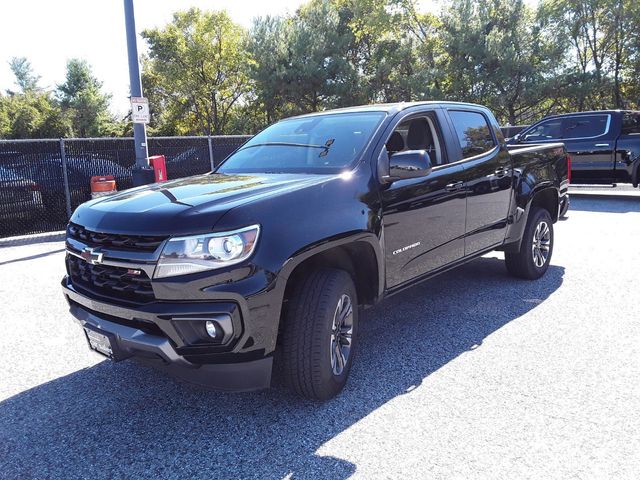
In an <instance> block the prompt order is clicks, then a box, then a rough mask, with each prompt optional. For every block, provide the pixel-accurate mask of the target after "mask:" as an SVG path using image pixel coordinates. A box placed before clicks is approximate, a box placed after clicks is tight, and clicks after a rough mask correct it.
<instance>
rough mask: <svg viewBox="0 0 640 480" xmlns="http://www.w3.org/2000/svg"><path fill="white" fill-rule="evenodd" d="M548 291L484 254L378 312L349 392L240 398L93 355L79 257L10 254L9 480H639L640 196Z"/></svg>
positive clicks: (1, 400) (30, 250)
mask: <svg viewBox="0 0 640 480" xmlns="http://www.w3.org/2000/svg"><path fill="white" fill-rule="evenodd" d="M556 236H557V243H556V251H555V253H554V257H553V260H552V266H551V268H550V270H549V271H548V273H547V276H546V277H545V278H544V279H543V280H541V281H538V282H526V281H516V280H513V279H511V278H509V277H508V276H506V274H505V271H504V266H503V262H502V260H501V259H500V256H499V255H497V254H496V255H490V256H488V257H486V258H482V259H479V260H477V261H475V262H473V263H471V264H469V265H467V266H464V267H462V268H460V269H458V270H457V271H454V272H450V273H448V274H446V275H444V276H442V277H440V278H438V279H437V280H432V281H429V282H426V283H424V284H422V285H420V286H417V287H414V288H412V289H410V290H409V291H406V292H405V293H403V294H400V295H398V296H396V297H394V298H392V299H389V300H388V301H387V302H386V303H384V304H382V305H380V306H379V307H377V308H375V309H373V310H370V311H368V312H366V313H365V315H364V317H363V319H364V323H363V332H364V338H363V339H362V342H361V344H360V346H361V349H360V351H359V353H358V355H359V356H358V358H357V363H356V365H355V366H354V369H353V371H352V378H351V380H350V382H349V384H348V386H347V388H346V391H345V392H344V393H343V394H342V395H341V396H340V397H339V398H337V399H335V400H333V401H331V402H328V403H325V404H314V403H310V402H305V401H302V400H299V399H297V398H295V397H294V396H292V395H289V394H287V393H284V392H279V391H274V390H270V391H265V392H260V393H253V394H234V395H232V394H221V393H216V392H208V391H201V390H198V389H196V388H193V387H189V386H186V385H183V384H180V383H176V382H174V381H172V380H170V379H168V378H166V377H164V376H163V375H162V374H159V373H156V372H154V371H152V370H148V369H146V368H144V367H142V366H138V365H137V364H134V363H131V362H123V363H119V364H110V363H108V362H105V361H101V359H100V357H98V356H96V355H94V354H91V353H89V352H88V350H87V348H86V347H85V345H84V339H83V337H82V335H81V333H80V330H79V328H78V327H77V326H76V325H75V324H73V323H72V322H71V320H70V318H69V315H68V314H67V313H66V308H65V304H64V303H63V300H62V296H61V294H60V291H59V288H58V282H59V280H60V278H61V276H62V274H63V253H62V249H63V246H62V244H61V243H59V242H56V243H48V244H40V245H25V246H20V247H12V248H3V249H0V294H1V295H2V297H1V298H2V304H1V305H2V306H1V307H0V311H1V313H2V315H1V318H0V365H1V373H0V375H1V377H0V477H2V478H65V479H66V478H80V477H84V478H92V479H93V478H95V479H98V478H124V477H128V478H252V477H255V478H281V477H288V478H329V477H331V478H333V479H337V478H346V477H350V476H354V477H356V478H367V479H370V478H394V479H395V478H491V479H495V478H519V479H520V478H532V479H540V478H545V479H546V478H562V479H567V478H579V479H586V478H598V479H600V478H616V479H622V478H628V479H632V478H634V479H635V478H638V472H640V453H639V452H640V415H639V413H638V412H640V381H639V380H640V321H639V320H640V315H639V308H638V307H639V302H638V298H639V297H638V291H639V290H638V282H639V279H640V276H639V274H640V272H639V270H640V248H638V240H639V239H640V198H638V197H635V198H619V199H616V198H610V199H606V198H593V197H582V198H579V197H574V198H573V199H572V211H571V212H570V215H569V219H568V220H567V221H564V222H560V223H559V224H558V225H557V227H556Z"/></svg>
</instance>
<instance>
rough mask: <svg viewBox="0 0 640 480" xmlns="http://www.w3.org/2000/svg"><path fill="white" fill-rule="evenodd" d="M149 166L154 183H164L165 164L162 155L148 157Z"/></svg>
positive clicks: (165, 176)
mask: <svg viewBox="0 0 640 480" xmlns="http://www.w3.org/2000/svg"><path fill="white" fill-rule="evenodd" d="M149 166H150V167H152V168H153V172H154V174H155V178H156V182H165V181H166V180H167V164H166V161H165V158H164V155H154V156H152V157H149Z"/></svg>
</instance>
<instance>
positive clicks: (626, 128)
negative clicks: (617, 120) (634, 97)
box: [622, 113, 640, 135]
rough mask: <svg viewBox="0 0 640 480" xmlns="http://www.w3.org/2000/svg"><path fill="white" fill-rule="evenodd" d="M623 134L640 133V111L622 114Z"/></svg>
mask: <svg viewBox="0 0 640 480" xmlns="http://www.w3.org/2000/svg"><path fill="white" fill-rule="evenodd" d="M622 134H623V135H638V134H640V113H625V114H624V115H622Z"/></svg>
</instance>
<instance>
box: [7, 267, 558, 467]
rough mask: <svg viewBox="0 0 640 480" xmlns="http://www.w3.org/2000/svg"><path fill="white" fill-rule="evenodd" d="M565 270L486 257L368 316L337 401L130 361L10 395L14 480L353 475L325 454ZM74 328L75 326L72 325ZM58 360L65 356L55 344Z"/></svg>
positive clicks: (553, 286)
mask: <svg viewBox="0 0 640 480" xmlns="http://www.w3.org/2000/svg"><path fill="white" fill-rule="evenodd" d="M563 275H564V269H563V268H562V267H557V266H552V267H551V268H550V269H549V271H548V272H547V275H546V276H545V277H544V278H543V279H541V280H540V281H536V282H527V281H514V280H513V279H512V278H510V277H508V276H507V275H506V273H505V270H504V266H503V262H502V261H501V260H499V259H497V258H482V259H479V260H476V261H474V262H472V263H470V264H467V265H465V266H463V267H461V268H459V269H457V270H455V271H452V272H450V273H447V274H444V275H442V276H440V277H438V278H437V279H435V280H431V281H428V282H425V283H422V284H421V285H419V286H416V287H413V288H411V289H409V290H407V291H405V292H403V293H401V294H398V295H396V296H395V297H392V298H389V299H388V300H387V301H385V302H384V303H383V304H381V305H380V306H378V307H376V308H375V309H371V310H368V311H366V312H364V314H363V316H362V317H361V318H362V328H361V332H362V337H361V342H360V349H359V352H358V354H357V355H358V356H357V358H356V364H355V365H354V368H353V370H352V377H351V379H350V382H349V383H348V385H347V387H346V389H345V391H344V392H343V393H342V394H341V395H340V396H339V397H338V398H336V399H334V400H333V401H330V402H327V403H324V404H322V403H313V402H308V401H304V400H300V399H298V398H296V397H294V396H293V395H291V394H288V393H286V392H283V391H277V390H268V391H263V392H258V393H247V394H223V393H217V392H210V391H202V390H198V389H196V388H194V387H190V386H186V385H184V384H180V383H176V382H174V381H172V380H170V379H168V378H166V377H165V376H163V375H162V374H160V373H157V372H155V371H153V370H149V369H147V368H145V367H142V366H139V365H137V364H135V363H131V362H123V363H119V364H110V363H107V362H103V363H100V364H98V365H96V366H95V367H92V368H88V369H84V370H80V371H78V372H75V373H73V374H71V375H68V376H66V377H62V378H59V379H56V380H53V381H51V382H49V383H46V384H43V385H40V386H38V387H35V388H33V389H31V390H28V391H25V392H23V393H20V394H18V395H16V396H14V397H12V398H9V399H7V400H5V401H4V402H2V403H0V469H1V470H0V471H2V475H3V476H4V478H7V476H9V477H15V478H27V477H38V478H77V477H86V478H157V477H161V478H172V477H182V478H237V477H239V478H249V477H254V478H280V477H283V476H286V475H290V476H291V478H319V477H320V478H333V479H340V478H346V477H349V476H350V475H352V474H353V473H354V472H355V469H356V466H355V465H354V464H352V463H350V462H348V461H345V460H342V459H339V458H333V457H322V456H319V455H317V454H316V453H315V452H316V451H317V450H318V448H319V447H320V446H321V445H323V444H324V443H325V442H327V441H329V440H330V439H332V438H333V437H335V436H336V435H338V434H339V433H340V432H342V431H343V430H345V429H347V428H348V427H349V426H351V425H353V424H355V423H356V422H358V421H359V420H361V419H362V418H364V417H366V416H367V415H368V414H369V413H371V412H372V411H374V410H376V409H377V408H379V407H380V406H382V405H383V404H385V403H386V402H388V401H390V400H391V399H393V398H396V397H397V396H400V395H404V394H406V393H407V391H408V390H411V389H412V388H413V387H414V386H418V385H420V383H421V382H422V381H423V379H425V378H426V377H427V376H429V375H430V374H431V373H432V372H434V371H436V370H437V369H439V368H440V367H442V366H443V365H445V364H446V363H447V362H449V361H451V360H452V359H455V358H456V357H457V356H458V355H460V354H461V353H464V352H466V351H468V350H472V349H475V348H482V345H481V344H482V342H483V340H484V339H485V338H486V337H487V336H488V335H490V334H491V333H493V332H495V331H496V330H497V329H499V328H501V327H502V326H504V325H505V324H507V323H509V322H511V321H512V320H514V319H517V318H518V317H520V316H521V315H523V314H524V313H526V312H527V311H529V310H531V309H533V308H535V307H536V305H538V304H539V303H540V302H542V301H544V300H545V299H546V298H547V297H548V296H549V295H550V294H552V293H553V292H554V291H556V290H557V289H558V288H559V287H560V285H561V284H562V278H563ZM65 327H66V326H65ZM51 354H52V355H55V352H51Z"/></svg>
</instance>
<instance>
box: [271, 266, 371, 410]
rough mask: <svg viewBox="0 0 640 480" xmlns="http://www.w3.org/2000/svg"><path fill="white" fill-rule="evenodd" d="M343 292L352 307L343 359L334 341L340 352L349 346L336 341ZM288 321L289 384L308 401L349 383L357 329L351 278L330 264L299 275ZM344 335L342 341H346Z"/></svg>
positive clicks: (284, 360)
mask: <svg viewBox="0 0 640 480" xmlns="http://www.w3.org/2000/svg"><path fill="white" fill-rule="evenodd" d="M344 296H347V297H348V299H349V302H350V305H351V317H350V321H351V333H350V335H349V337H350V338H349V339H350V346H349V347H348V348H347V350H348V351H347V353H346V355H344V357H338V356H337V355H336V351H337V350H335V349H333V350H332V348H333V345H336V344H340V345H341V347H340V351H341V352H342V348H343V346H344V347H347V345H346V343H340V341H338V342H334V340H333V339H334V338H335V337H334V336H333V333H334V317H335V316H336V314H337V313H338V310H339V308H340V305H344V304H345V302H346V300H344ZM340 302H342V304H341V303H340ZM338 316H339V315H338ZM348 320H349V319H347V322H346V323H345V325H347V324H348ZM284 322H285V324H284V329H283V332H282V333H283V337H282V367H283V372H282V373H283V376H284V380H285V382H286V383H287V384H288V385H289V387H291V388H292V389H293V390H294V391H295V392H296V393H298V394H299V395H302V396H304V397H306V398H309V399H314V400H328V399H330V398H333V397H334V396H336V395H337V394H338V393H340V391H341V390H342V388H343V387H344V385H345V383H346V382H347V377H348V376H349V371H350V370H351V365H352V363H353V355H354V348H355V346H356V345H355V344H356V339H357V333H358V299H357V296H356V288H355V286H354V284H353V280H352V279H351V276H350V275H349V274H348V273H347V272H345V271H343V270H337V269H329V268H326V269H319V270H315V271H313V272H311V273H310V274H308V275H307V276H306V277H304V278H302V279H300V281H298V282H297V284H296V285H295V287H294V289H293V291H292V294H291V295H290V298H289V301H288V306H287V310H286V313H285V318H284ZM341 335H342V334H340V335H339V336H338V337H339V339H338V340H341V341H343V342H344V341H346V340H345V338H343V337H342V336H341ZM345 335H346V333H345ZM332 351H333V354H332ZM345 357H346V361H345V362H344V365H343V368H342V369H340V368H338V367H339V366H340V365H339V363H342V362H340V359H342V358H345Z"/></svg>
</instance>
